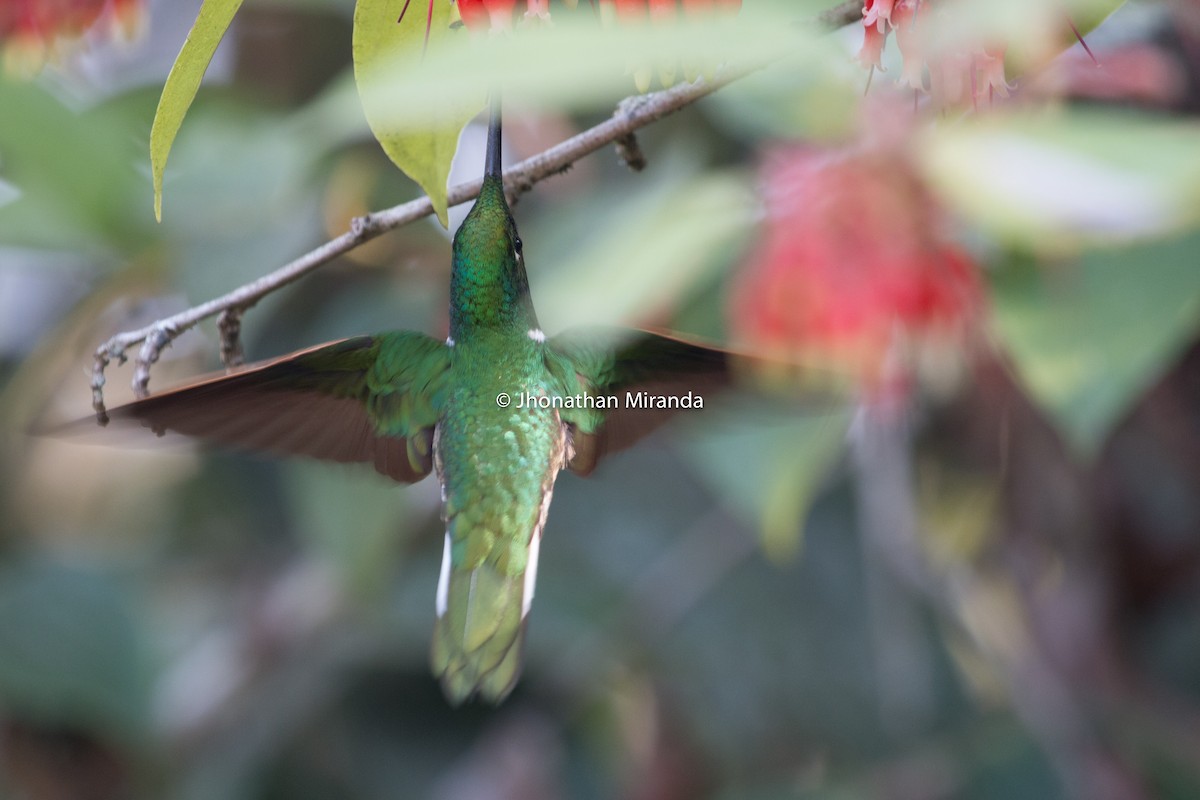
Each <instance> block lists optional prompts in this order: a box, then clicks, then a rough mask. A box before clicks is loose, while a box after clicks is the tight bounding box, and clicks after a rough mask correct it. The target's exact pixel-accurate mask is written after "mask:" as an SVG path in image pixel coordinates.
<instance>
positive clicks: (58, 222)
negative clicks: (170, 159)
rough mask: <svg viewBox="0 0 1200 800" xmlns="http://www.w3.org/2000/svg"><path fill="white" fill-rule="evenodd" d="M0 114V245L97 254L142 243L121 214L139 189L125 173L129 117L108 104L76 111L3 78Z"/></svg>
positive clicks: (133, 223) (132, 129) (134, 223)
mask: <svg viewBox="0 0 1200 800" xmlns="http://www.w3.org/2000/svg"><path fill="white" fill-rule="evenodd" d="M0 109H4V111H3V116H4V119H5V122H4V123H0V180H2V185H0V241H3V242H4V243H6V244H16V245H24V246H32V247H43V248H53V249H68V248H80V249H95V250H97V251H103V250H106V249H111V248H112V247H113V246H114V245H115V246H117V247H119V248H129V247H135V246H137V245H138V244H140V243H143V242H144V241H145V237H146V234H147V231H146V229H145V227H143V223H142V222H141V221H140V219H139V218H138V217H134V216H132V215H130V214H129V213H128V209H129V208H131V207H133V206H134V205H135V204H136V203H137V201H138V198H139V196H140V192H142V191H143V190H144V186H145V185H144V183H143V182H142V181H141V180H140V179H139V177H138V175H137V173H136V171H135V170H134V169H133V168H132V167H131V159H132V158H136V154H137V151H136V149H135V147H136V146H135V145H133V144H132V143H133V142H134V140H135V139H136V136H137V126H136V124H135V123H134V121H133V116H132V115H130V114H127V113H123V111H122V109H121V108H119V107H116V106H115V105H114V104H104V105H100V106H96V107H93V108H90V109H88V110H86V111H83V112H79V111H76V110H73V109H70V108H68V107H66V106H65V105H63V103H62V102H61V101H60V100H59V99H57V98H56V97H54V96H53V95H52V94H50V93H49V92H47V91H46V90H45V89H43V88H42V87H40V86H38V85H37V84H36V83H24V82H20V81H12V80H8V79H6V78H4V77H3V76H0ZM10 120H11V121H12V122H15V123H16V124H9V122H8V121H10Z"/></svg>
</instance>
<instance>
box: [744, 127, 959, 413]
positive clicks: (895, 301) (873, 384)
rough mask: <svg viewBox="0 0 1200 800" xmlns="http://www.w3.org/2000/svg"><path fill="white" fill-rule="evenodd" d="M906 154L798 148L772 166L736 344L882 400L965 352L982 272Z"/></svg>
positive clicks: (747, 274) (777, 156) (770, 161)
mask: <svg viewBox="0 0 1200 800" xmlns="http://www.w3.org/2000/svg"><path fill="white" fill-rule="evenodd" d="M898 156H899V154H898V153H896V152H895V151H894V150H887V149H885V150H878V149H876V150H871V149H864V148H858V149H844V150H814V149H805V148H791V149H785V150H780V151H778V152H776V153H774V154H772V155H771V156H770V157H769V158H768V159H767V163H766V168H765V182H766V189H765V200H766V212H767V217H766V223H765V230H764V234H763V239H762V242H761V245H760V247H759V248H758V250H757V252H755V253H754V254H753V256H752V257H751V258H750V260H749V262H748V263H747V264H746V265H745V267H744V269H743V271H742V273H741V274H740V276H739V278H738V282H737V284H736V287H735V291H734V293H733V297H732V303H731V315H730V317H731V319H730V323H731V325H730V327H731V332H732V333H733V335H734V337H735V339H738V340H740V341H741V342H742V343H743V344H745V345H747V346H750V347H752V348H753V349H754V350H755V351H757V352H761V353H764V354H766V355H769V356H770V357H772V358H777V359H780V360H782V361H784V362H789V363H803V364H805V365H812V364H814V362H815V365H816V366H818V367H820V368H822V369H829V370H831V371H833V372H835V373H836V374H848V375H850V376H853V377H854V378H855V380H856V382H858V383H859V384H860V385H862V386H863V387H865V388H866V389H867V390H868V391H869V392H871V393H875V394H878V393H879V392H880V391H881V390H885V389H891V388H895V386H896V384H897V382H901V384H903V383H905V382H907V379H908V378H909V377H910V376H911V375H912V373H913V372H915V371H917V370H918V368H923V367H925V366H926V365H930V363H931V362H932V363H933V364H937V363H938V361H939V358H938V357H939V356H942V355H943V354H946V353H954V352H955V351H957V350H958V349H960V348H961V346H962V345H963V344H964V343H965V341H966V339H967V338H968V334H969V333H970V332H971V331H972V330H973V329H974V327H975V325H976V323H977V321H978V316H979V311H980V309H981V307H982V289H981V284H980V278H979V274H978V270H977V268H976V266H975V264H974V262H973V261H972V260H971V258H970V257H969V256H968V255H967V254H966V253H965V252H963V251H962V250H961V249H959V248H958V247H956V246H955V245H954V244H953V243H951V242H950V241H948V240H947V239H946V238H945V237H944V236H943V235H942V233H941V231H940V226H941V219H940V217H941V213H940V211H939V209H938V207H937V206H936V204H935V203H934V201H933V199H932V198H931V197H930V195H929V193H928V192H927V190H926V189H925V187H924V186H923V185H922V183H921V181H920V179H919V178H918V177H917V175H916V174H915V173H914V172H913V170H912V169H911V168H910V167H909V166H908V164H907V163H906V161H905V159H904V158H903V157H902V156H899V157H898ZM953 361H954V360H952V362H953ZM943 363H944V362H943Z"/></svg>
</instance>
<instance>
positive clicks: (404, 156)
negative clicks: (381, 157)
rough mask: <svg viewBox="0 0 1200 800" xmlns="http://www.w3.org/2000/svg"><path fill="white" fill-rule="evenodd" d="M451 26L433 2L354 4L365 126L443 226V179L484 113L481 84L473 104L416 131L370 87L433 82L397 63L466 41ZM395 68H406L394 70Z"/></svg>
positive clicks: (366, 0)
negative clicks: (462, 136) (452, 40)
mask: <svg viewBox="0 0 1200 800" xmlns="http://www.w3.org/2000/svg"><path fill="white" fill-rule="evenodd" d="M406 6H410V7H409V8H408V9H407V12H406V13H404V18H403V19H402V20H401V21H400V22H397V20H398V19H400V15H401V12H402V11H404V9H405V7H406ZM427 25H428V27H427ZM449 25H450V3H449V2H448V0H436V1H435V2H433V3H432V5H427V3H426V0H416V2H412V3H411V4H410V3H408V2H406V0H358V4H357V5H356V6H355V8H354V78H355V81H356V82H357V83H358V88H359V94H360V96H361V97H362V101H363V111H364V113H365V114H366V117H367V123H368V124H369V125H370V126H371V131H372V132H373V133H374V134H375V138H376V139H378V140H379V143H380V144H381V145H382V146H383V150H384V152H385V153H387V154H388V158H390V159H391V160H392V161H393V162H394V163H395V164H396V166H398V167H399V168H400V169H401V170H403V171H404V174H405V175H408V177H410V178H412V179H413V180H414V181H416V182H417V184H418V185H420V187H421V188H422V189H424V190H425V193H426V194H427V195H429V199H430V201H431V202H432V203H433V209H434V211H435V212H436V213H437V216H438V219H439V220H440V221H441V223H442V225H446V224H447V215H446V210H447V203H446V178H447V177H448V176H449V174H450V162H451V160H453V158H454V151H455V150H456V149H457V147H458V135H459V133H460V132H461V131H462V128H463V126H464V125H465V124H466V123H467V122H468V121H469V120H470V119H471V118H472V117H473V116H475V114H476V113H478V112H479V109H480V108H482V107H483V100H484V89H483V82H482V81H481V82H480V91H479V94H478V97H477V98H476V99H475V100H474V101H472V102H463V101H461V100H459V101H448V102H445V103H443V104H441V106H442V107H440V108H439V109H438V110H437V111H436V113H435V114H434V116H433V119H432V121H431V122H429V123H428V124H427V125H425V126H422V127H421V128H415V129H414V128H412V127H410V126H405V125H402V124H398V123H397V122H396V117H397V111H396V109H392V108H388V107H385V106H384V104H383V103H381V102H380V93H379V92H377V91H373V90H372V89H371V87H375V86H378V85H380V84H382V83H393V82H394V83H401V82H403V83H407V82H413V81H422V80H429V79H431V78H432V77H433V76H432V75H428V74H426V73H427V70H426V69H424V62H423V60H420V61H418V60H415V59H402V58H401V57H403V56H405V55H408V54H413V55H415V54H416V53H419V52H423V51H425V50H426V49H428V50H430V51H433V50H436V49H437V47H438V46H439V44H440V43H441V42H443V41H444V40H446V39H447V38H448V37H450V36H454V35H463V36H465V35H467V34H466V32H465V31H458V32H454V31H451V30H450V28H449ZM427 32H428V40H426V33H427ZM398 63H404V64H406V65H407V66H408V68H407V69H405V70H403V71H401V70H398V69H396V65H397V64H398Z"/></svg>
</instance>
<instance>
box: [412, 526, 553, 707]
mask: <svg viewBox="0 0 1200 800" xmlns="http://www.w3.org/2000/svg"><path fill="white" fill-rule="evenodd" d="M541 533H542V532H541V530H540V526H539V529H538V530H535V531H534V532H533V537H532V539H531V540H530V544H529V547H528V550H527V551H526V557H525V559H524V563H523V564H518V563H514V562H516V561H517V560H518V559H517V558H509V559H507V563H505V564H501V563H498V562H496V561H492V560H490V559H488V560H484V561H483V562H482V563H479V564H478V565H477V566H475V568H474V569H467V568H463V567H460V566H458V565H457V564H456V563H455V562H456V561H457V559H455V558H454V557H453V547H454V545H453V541H452V537H451V535H450V534H449V533H447V534H446V551H445V554H444V558H443V560H442V575H441V579H440V580H439V582H438V595H437V611H438V618H437V622H436V624H435V626H434V631H433V653H432V664H433V672H434V674H435V675H437V676H438V677H439V678H440V679H441V682H442V687H443V688H444V689H445V692H446V696H447V697H448V698H449V699H450V702H452V703H454V704H455V705H457V704H459V703H461V702H463V701H464V700H467V699H468V698H470V697H471V696H473V695H475V694H478V695H479V696H480V697H482V698H483V699H484V700H488V701H490V702H492V703H498V702H500V701H501V700H503V699H504V697H505V696H507V695H508V693H509V692H510V691H512V688H513V686H514V685H515V684H516V682H517V677H518V676H519V675H520V672H521V651H522V646H523V643H524V639H525V615H526V614H527V613H528V612H529V604H530V602H531V601H532V600H533V589H534V582H535V580H536V579H537V559H538V548H539V545H540V542H541ZM514 555H515V554H514Z"/></svg>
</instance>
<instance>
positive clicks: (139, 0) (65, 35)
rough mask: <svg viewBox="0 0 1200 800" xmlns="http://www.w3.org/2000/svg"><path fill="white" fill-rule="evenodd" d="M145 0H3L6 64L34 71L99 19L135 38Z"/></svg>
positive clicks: (0, 38) (1, 37)
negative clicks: (63, 44) (62, 43)
mask: <svg viewBox="0 0 1200 800" xmlns="http://www.w3.org/2000/svg"><path fill="white" fill-rule="evenodd" d="M144 5H145V3H144V0H0V44H3V46H4V57H5V58H4V60H5V64H6V66H7V67H9V68H10V69H15V70H16V71H18V72H23V73H27V74H31V73H33V72H36V71H37V70H38V69H40V68H41V66H42V64H43V63H44V62H45V60H46V58H47V56H49V55H51V54H53V53H54V52H55V51H56V50H57V49H58V47H59V46H60V43H61V42H63V41H65V40H70V39H78V38H79V37H81V36H82V35H83V34H84V33H86V32H87V31H88V29H89V28H91V27H92V26H94V25H95V24H96V23H97V22H99V21H100V20H102V19H103V20H105V21H107V22H108V24H109V28H108V32H109V33H110V34H112V35H116V36H117V37H119V38H124V39H130V38H133V37H134V36H135V35H136V34H137V33H138V32H140V30H141V28H142V24H143V21H144V18H145V9H144Z"/></svg>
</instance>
